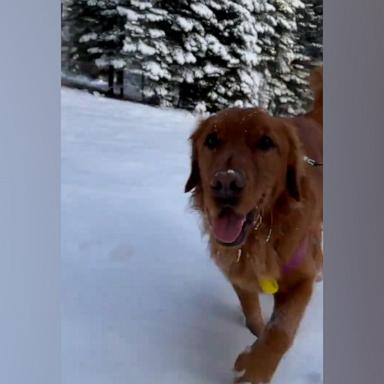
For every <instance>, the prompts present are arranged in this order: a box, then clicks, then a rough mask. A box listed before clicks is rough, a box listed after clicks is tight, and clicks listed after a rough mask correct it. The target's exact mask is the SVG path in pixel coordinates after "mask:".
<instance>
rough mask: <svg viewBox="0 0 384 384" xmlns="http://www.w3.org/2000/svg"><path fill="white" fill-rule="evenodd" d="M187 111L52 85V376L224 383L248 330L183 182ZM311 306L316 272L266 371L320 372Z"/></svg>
mask: <svg viewBox="0 0 384 384" xmlns="http://www.w3.org/2000/svg"><path fill="white" fill-rule="evenodd" d="M194 123H195V119H194V117H193V116H192V115H190V114H188V113H186V112H183V111H173V110H160V109H156V108H152V107H149V106H144V105H140V104H134V103H129V102H122V101H116V100H108V99H105V98H101V97H95V96H92V95H89V94H87V93H83V92H81V91H75V90H69V89H65V88H64V89H63V90H62V281H63V285H62V298H63V300H62V363H63V365H62V374H63V384H131V383H132V384H133V383H135V384H136V383H139V384H154V383H156V384H226V383H228V384H230V383H231V382H232V372H231V368H232V366H233V363H234V361H235V359H236V357H237V355H238V353H240V352H241V351H242V350H243V349H244V348H245V347H246V346H247V345H249V344H251V343H252V342H253V337H252V335H251V334H250V333H249V332H248V331H247V329H246V328H245V327H244V325H243V319H242V315H241V312H240V308H239V305H238V302H237V299H236V297H235V294H234V292H233V291H232V288H231V287H230V285H229V284H228V283H227V282H226V280H225V279H224V277H223V276H222V275H221V273H220V272H219V271H218V270H217V268H216V267H215V265H214V264H213V262H212V261H211V260H210V258H209V256H208V253H207V249H206V243H205V239H204V238H202V237H201V235H200V232H199V227H198V218H197V216H196V214H195V213H193V212H191V210H190V209H189V208H188V196H187V195H185V194H184V193H183V187H184V182H185V180H186V177H187V176H188V171H189V169H188V167H189V147H188V144H187V137H188V135H189V133H190V132H191V130H192V128H193V127H194ZM264 304H265V307H266V311H268V310H270V306H271V302H270V300H269V298H265V300H264ZM322 314H323V290H322V284H319V285H318V286H317V288H316V292H315V295H314V297H313V300H312V302H311V305H310V308H309V309H308V310H307V313H306V317H305V320H304V322H303V323H302V326H301V328H300V331H299V334H298V337H297V339H296V341H295V344H294V346H293V348H292V349H291V351H290V352H289V353H288V354H287V355H286V357H285V358H284V360H283V361H282V363H281V365H280V367H279V370H278V372H277V373H276V377H275V380H274V383H276V384H303V383H322V382H323V379H322V376H323V375H322V364H323V352H322V350H323V338H322V334H323V332H322V331H323V321H322V317H323V316H322Z"/></svg>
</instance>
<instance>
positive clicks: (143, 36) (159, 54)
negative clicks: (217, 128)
mask: <svg viewBox="0 0 384 384" xmlns="http://www.w3.org/2000/svg"><path fill="white" fill-rule="evenodd" d="M151 3H152V4H151ZM144 4H145V5H144ZM256 5H257V1H256V0H248V1H247V0H241V1H232V0H221V1H218V0H206V1H203V2H202V1H186V0H179V1H176V0H170V1H166V0H160V1H156V2H150V1H146V2H141V1H136V0H131V1H130V2H129V6H128V7H127V8H126V9H125V11H124V12H125V14H126V16H127V23H126V33H127V37H126V40H125V44H124V52H125V53H126V55H127V62H128V68H129V70H130V71H134V72H136V73H139V74H141V75H142V76H143V77H144V78H145V84H146V85H145V95H146V96H147V97H152V98H153V101H155V100H158V102H159V103H162V104H168V105H174V106H181V107H185V108H188V109H198V110H200V111H216V110H218V109H221V108H224V107H227V106H230V105H255V104H257V95H258V86H259V82H260V75H259V74H258V72H257V69H256V66H257V63H258V53H259V52H260V48H259V47H258V45H257V31H256V18H255V11H256V10H255V7H256ZM151 6H152V7H151Z"/></svg>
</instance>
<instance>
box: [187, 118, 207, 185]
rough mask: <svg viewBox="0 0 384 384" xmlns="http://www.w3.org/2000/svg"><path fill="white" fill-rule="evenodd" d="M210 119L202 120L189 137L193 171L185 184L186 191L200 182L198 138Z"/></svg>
mask: <svg viewBox="0 0 384 384" xmlns="http://www.w3.org/2000/svg"><path fill="white" fill-rule="evenodd" d="M207 120H208V119H205V120H201V121H200V122H199V124H198V126H197V128H196V130H195V132H193V134H192V135H191V137H190V138H189V141H190V143H191V146H192V155H191V173H190V174H189V177H188V180H187V182H186V184H185V188H184V191H185V192H190V191H191V190H192V189H193V188H195V187H196V186H197V185H199V184H200V170H199V162H198V159H197V156H198V154H197V147H196V146H197V144H196V143H197V140H198V138H199V137H200V135H201V134H202V132H203V130H204V127H205V125H206V123H207Z"/></svg>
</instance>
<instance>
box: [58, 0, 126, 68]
mask: <svg viewBox="0 0 384 384" xmlns="http://www.w3.org/2000/svg"><path fill="white" fill-rule="evenodd" d="M118 1H119V0H69V1H68V5H67V15H66V19H65V22H66V23H67V24H68V25H69V37H68V40H69V42H68V46H69V47H68V60H69V68H70V70H71V71H73V72H79V73H82V74H88V75H97V74H98V72H99V70H100V69H104V68H106V67H108V66H113V67H114V68H123V67H124V65H125V62H124V60H123V59H122V57H121V48H122V43H123V39H124V17H122V16H121V15H120V14H119V12H118V11H117V5H118Z"/></svg>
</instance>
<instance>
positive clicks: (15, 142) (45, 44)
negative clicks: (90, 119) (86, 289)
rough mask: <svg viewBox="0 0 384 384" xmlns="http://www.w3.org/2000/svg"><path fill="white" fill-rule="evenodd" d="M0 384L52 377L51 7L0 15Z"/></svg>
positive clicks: (42, 3) (55, 11)
mask: <svg viewBox="0 0 384 384" xmlns="http://www.w3.org/2000/svg"><path fill="white" fill-rule="evenodd" d="M0 41H1V45H0V46H1V59H0V79H1V81H0V117H1V128H0V212H1V213H0V255H1V258H0V261H1V265H0V295H1V298H0V303H1V304H0V308H1V309H0V383H4V384H56V383H58V382H59V379H60V373H59V368H60V360H59V348H60V314H59V284H60V276H59V251H60V244H59V240H60V232H59V224H60V221H59V219H60V211H59V210H60V88H59V85H60V3H59V2H58V1H50V0H35V1H30V0H13V1H8V2H3V3H2V6H1V12H0Z"/></svg>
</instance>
